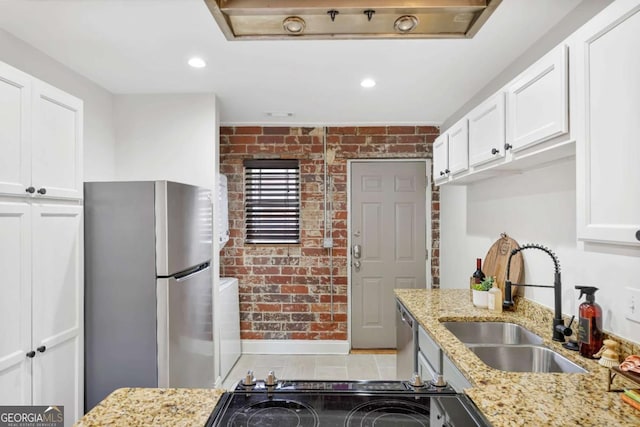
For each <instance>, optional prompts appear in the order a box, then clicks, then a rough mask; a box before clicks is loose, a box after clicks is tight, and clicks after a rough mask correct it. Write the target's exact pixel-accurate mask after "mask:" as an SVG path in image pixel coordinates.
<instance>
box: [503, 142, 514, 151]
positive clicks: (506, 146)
mask: <svg viewBox="0 0 640 427" xmlns="http://www.w3.org/2000/svg"><path fill="white" fill-rule="evenodd" d="M512 148H513V145H511V144H508V143H507V144H504V151H507V150H510V149H512Z"/></svg>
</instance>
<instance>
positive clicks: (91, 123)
mask: <svg viewBox="0 0 640 427" xmlns="http://www.w3.org/2000/svg"><path fill="white" fill-rule="evenodd" d="M0 61H3V62H6V63H8V64H9V65H11V66H13V67H15V68H18V69H19V70H21V71H24V72H25V73H28V74H31V75H32V76H34V77H37V78H39V79H40V80H43V81H45V82H47V83H49V84H51V85H53V86H56V87H58V88H60V89H62V90H63V91H65V92H68V93H70V94H72V95H73V96H75V97H77V98H80V99H82V100H83V101H84V180H85V181H103V180H110V179H113V178H114V177H115V175H114V174H115V163H114V162H115V135H114V128H113V95H112V94H111V93H110V92H108V91H106V90H105V89H103V88H102V87H100V86H98V85H97V84H95V83H93V82H92V81H91V80H89V79H87V78H86V77H83V76H81V75H80V74H78V73H76V72H74V71H73V70H71V69H69V68H67V67H66V66H64V65H63V64H61V63H59V62H57V61H55V60H54V59H52V58H51V57H49V56H47V55H45V54H44V53H42V52H40V51H39V50H37V49H35V48H34V47H32V46H31V45H29V44H26V43H25V42H23V41H22V40H20V39H18V38H16V37H14V36H13V35H11V34H9V33H7V32H6V31H4V30H0Z"/></svg>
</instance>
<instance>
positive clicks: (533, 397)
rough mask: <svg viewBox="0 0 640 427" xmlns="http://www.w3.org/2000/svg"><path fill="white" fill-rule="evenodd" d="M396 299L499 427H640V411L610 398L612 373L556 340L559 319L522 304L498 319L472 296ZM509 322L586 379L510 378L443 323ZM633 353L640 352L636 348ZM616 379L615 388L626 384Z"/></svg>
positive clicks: (405, 295) (410, 293)
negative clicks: (535, 336) (579, 369)
mask: <svg viewBox="0 0 640 427" xmlns="http://www.w3.org/2000/svg"><path fill="white" fill-rule="evenodd" d="M395 292H396V296H397V297H398V298H399V299H400V301H401V302H402V303H403V304H404V305H405V306H406V307H407V309H408V310H409V311H410V312H411V313H412V314H413V315H414V316H415V317H416V319H417V320H418V323H419V324H420V325H422V326H423V327H424V328H425V330H426V331H427V332H428V333H429V334H430V335H431V337H432V338H433V339H434V340H435V341H436V342H437V343H438V344H439V345H440V347H442V349H443V351H444V353H445V354H446V355H447V356H448V357H449V358H450V359H451V361H452V362H453V363H454V364H455V365H456V366H457V367H458V369H459V370H460V371H461V372H462V374H463V375H464V376H465V377H466V378H467V379H468V380H469V382H471V384H472V387H471V388H469V389H466V390H464V393H465V394H466V395H468V396H469V397H470V398H471V399H472V400H473V402H474V403H475V404H476V406H477V407H478V408H479V409H480V411H482V413H483V414H484V415H485V417H486V418H487V419H488V420H489V422H491V423H492V424H493V425H494V426H495V427H500V426H534V425H535V426H594V427H595V426H598V427H600V426H640V411H638V410H636V409H633V408H632V407H631V406H629V405H627V404H626V403H624V402H622V400H621V399H620V393H613V392H607V380H608V369H607V368H604V367H602V366H600V365H599V364H598V363H597V361H594V360H590V359H586V358H583V357H581V356H580V355H579V354H578V353H577V352H572V351H569V350H566V349H564V348H563V347H562V346H561V345H560V343H557V342H554V341H552V340H551V329H552V326H551V319H552V317H553V313H551V312H550V311H549V310H547V309H546V308H544V307H541V306H538V305H537V304H534V303H531V302H527V300H524V299H520V301H519V304H518V308H517V309H516V311H515V312H503V313H495V312H491V311H489V310H487V309H479V308H476V307H474V306H473V304H472V303H471V301H470V292H471V291H470V290H467V289H444V290H424V289H421V290H413V289H397V290H396V291H395ZM456 320H457V321H469V320H482V321H503V322H504V321H508V322H513V323H517V324H520V325H522V326H524V327H526V328H527V329H529V330H531V331H532V332H534V333H536V334H538V335H540V336H541V337H542V338H543V339H544V345H545V346H547V347H550V348H552V349H553V350H555V351H557V352H558V353H561V354H562V355H563V356H565V357H566V358H568V359H570V360H571V361H573V362H575V363H576V364H578V365H580V366H582V367H583V368H585V369H586V370H587V371H588V373H586V374H556V373H553V374H552V373H517V372H504V371H499V370H497V369H493V368H490V367H488V366H487V365H485V364H484V363H483V362H482V361H481V360H480V359H479V358H478V357H477V356H476V355H475V354H474V353H472V352H471V351H470V350H469V349H468V348H467V347H466V346H465V345H464V344H462V343H461V342H460V341H459V340H458V339H457V338H456V337H455V336H454V335H453V334H452V333H451V332H449V330H448V329H446V328H445V327H444V326H442V325H441V324H440V322H442V321H456ZM631 351H632V352H634V353H636V354H637V353H638V352H640V347H639V346H635V347H634V348H632V349H631ZM619 381H620V380H618V379H617V378H616V381H615V382H614V385H617V386H618V387H619V386H620V385H626V386H630V385H631V384H623V383H621V382H619Z"/></svg>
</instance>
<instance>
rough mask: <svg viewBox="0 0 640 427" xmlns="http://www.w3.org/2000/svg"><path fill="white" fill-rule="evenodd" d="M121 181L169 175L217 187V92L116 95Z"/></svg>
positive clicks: (180, 179)
mask: <svg viewBox="0 0 640 427" xmlns="http://www.w3.org/2000/svg"><path fill="white" fill-rule="evenodd" d="M114 106H115V128H116V141H117V143H116V175H117V179H118V180H155V179H166V180H172V181H178V182H184V183H186V184H193V185H200V186H203V187H208V188H213V185H214V171H215V170H216V167H215V164H216V163H217V159H216V158H215V144H216V141H217V140H218V126H217V119H216V117H217V116H216V97H215V95H214V94H162V95H116V96H115V102H114Z"/></svg>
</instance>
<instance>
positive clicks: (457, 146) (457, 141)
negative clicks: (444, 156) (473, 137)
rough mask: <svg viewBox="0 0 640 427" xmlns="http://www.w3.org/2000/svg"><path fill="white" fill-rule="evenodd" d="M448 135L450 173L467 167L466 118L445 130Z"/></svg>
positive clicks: (461, 170)
mask: <svg viewBox="0 0 640 427" xmlns="http://www.w3.org/2000/svg"><path fill="white" fill-rule="evenodd" d="M447 134H448V135H449V171H450V174H451V175H455V174H457V173H460V172H464V171H466V170H467V169H468V168H469V132H468V121H467V119H466V118H464V119H462V120H460V121H458V122H457V123H456V124H454V125H453V126H451V129H449V130H448V131H447Z"/></svg>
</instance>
